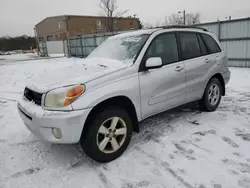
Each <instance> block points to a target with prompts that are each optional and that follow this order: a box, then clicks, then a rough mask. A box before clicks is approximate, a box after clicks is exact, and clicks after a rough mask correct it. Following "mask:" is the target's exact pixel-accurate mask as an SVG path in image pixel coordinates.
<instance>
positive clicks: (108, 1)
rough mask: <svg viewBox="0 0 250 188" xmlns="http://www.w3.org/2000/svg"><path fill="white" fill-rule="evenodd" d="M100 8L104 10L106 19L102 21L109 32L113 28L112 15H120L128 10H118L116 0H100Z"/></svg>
mask: <svg viewBox="0 0 250 188" xmlns="http://www.w3.org/2000/svg"><path fill="white" fill-rule="evenodd" d="M100 8H101V9H102V10H103V11H104V15H105V17H106V19H104V20H103V21H104V24H105V26H106V28H107V30H108V31H109V32H113V30H114V17H121V16H123V15H124V14H125V13H127V12H128V10H123V11H119V10H118V9H119V5H118V3H117V0H100Z"/></svg>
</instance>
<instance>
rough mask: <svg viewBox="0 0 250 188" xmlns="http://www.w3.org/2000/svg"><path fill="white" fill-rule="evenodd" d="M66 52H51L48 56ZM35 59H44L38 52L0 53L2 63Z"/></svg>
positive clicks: (61, 55) (0, 62) (57, 55)
mask: <svg viewBox="0 0 250 188" xmlns="http://www.w3.org/2000/svg"><path fill="white" fill-rule="evenodd" d="M63 56H64V54H49V57H45V59H47V58H50V57H51V58H54V57H63ZM34 59H43V57H40V56H39V55H38V54H37V53H26V54H13V55H0V65H1V64H3V63H8V62H16V61H25V60H34Z"/></svg>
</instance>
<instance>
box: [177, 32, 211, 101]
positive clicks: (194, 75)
mask: <svg viewBox="0 0 250 188" xmlns="http://www.w3.org/2000/svg"><path fill="white" fill-rule="evenodd" d="M178 37H179V43H180V49H181V55H182V60H184V64H185V67H186V84H187V90H186V102H191V101H195V100H198V99H200V98H201V97H202V95H203V92H204V85H206V81H207V73H208V69H209V66H210V64H209V63H210V61H211V57H209V56H208V50H207V48H206V46H205V45H204V43H203V41H202V39H201V38H200V36H199V35H198V34H197V33H195V32H179V33H178Z"/></svg>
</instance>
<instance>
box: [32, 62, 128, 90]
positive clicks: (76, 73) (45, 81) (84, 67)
mask: <svg viewBox="0 0 250 188" xmlns="http://www.w3.org/2000/svg"><path fill="white" fill-rule="evenodd" d="M131 64H132V62H131V63H124V62H121V61H117V60H113V59H103V58H89V59H84V60H82V61H81V62H78V63H77V64H75V65H71V66H69V67H64V68H60V69H57V70H55V71H51V72H48V73H45V74H41V75H39V76H37V77H36V78H34V79H32V80H31V81H30V82H29V83H28V84H27V87H28V88H29V89H31V90H33V91H36V92H39V93H46V92H48V91H50V90H52V89H55V88H58V87H64V86H69V85H74V84H84V83H86V82H88V81H91V80H93V79H96V78H99V77H101V76H104V75H107V74H110V73H112V72H115V71H119V70H122V69H125V68H126V67H128V66H130V65H131Z"/></svg>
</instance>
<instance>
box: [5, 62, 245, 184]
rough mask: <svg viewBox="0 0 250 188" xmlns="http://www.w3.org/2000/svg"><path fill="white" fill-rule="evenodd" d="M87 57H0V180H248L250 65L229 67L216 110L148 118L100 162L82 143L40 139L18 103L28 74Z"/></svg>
mask: <svg viewBox="0 0 250 188" xmlns="http://www.w3.org/2000/svg"><path fill="white" fill-rule="evenodd" d="M81 61H82V60H81V59H74V58H71V59H67V58H59V59H57V58H55V59H43V60H30V61H20V62H18V61H17V62H15V63H10V64H8V63H7V62H3V61H2V62H1V63H2V64H0V86H1V87H0V188H9V187H10V188H12V187H32V188H33V187H41V188H44V187H65V188H68V187H74V188H78V187H86V188H92V187H93V188H113V187H122V188H142V187H147V188H165V187H166V188H172V187H178V188H179V187H180V188H182V187H183V188H236V187H243V188H248V187H250V149H249V146H250V83H249V81H250V69H247V68H230V71H231V72H232V76H231V81H230V82H229V84H228V85H227V93H226V96H225V97H223V99H222V102H221V104H220V106H219V108H218V110H217V111H215V112H212V113H207V112H201V111H199V110H198V108H196V106H195V105H191V106H190V105H189V106H184V107H181V108H178V109H175V110H171V111H168V112H164V113H162V114H160V115H157V116H154V117H151V118H149V119H146V120H145V121H143V122H141V123H140V129H141V131H140V133H139V134H136V133H134V135H133V138H132V141H131V143H130V145H129V147H128V149H127V150H126V151H125V153H124V154H123V155H122V156H121V157H120V158H118V159H117V160H115V161H113V162H110V163H107V164H100V163H97V162H94V161H92V160H91V159H89V158H87V157H86V155H85V154H84V153H83V152H82V150H81V148H80V146H79V145H54V144H49V143H45V142H43V141H40V140H39V139H38V138H36V137H35V136H33V135H32V134H31V133H30V132H29V131H28V129H27V128H26V127H25V125H24V124H23V122H22V121H21V119H20V117H19V115H18V113H17V109H16V102H17V100H18V99H19V98H20V97H21V96H22V92H23V90H24V87H25V83H26V82H27V81H29V80H30V79H32V78H33V77H34V76H36V75H38V74H40V73H43V72H47V71H52V70H55V69H58V68H62V67H66V66H73V65H74V64H77V63H81Z"/></svg>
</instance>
